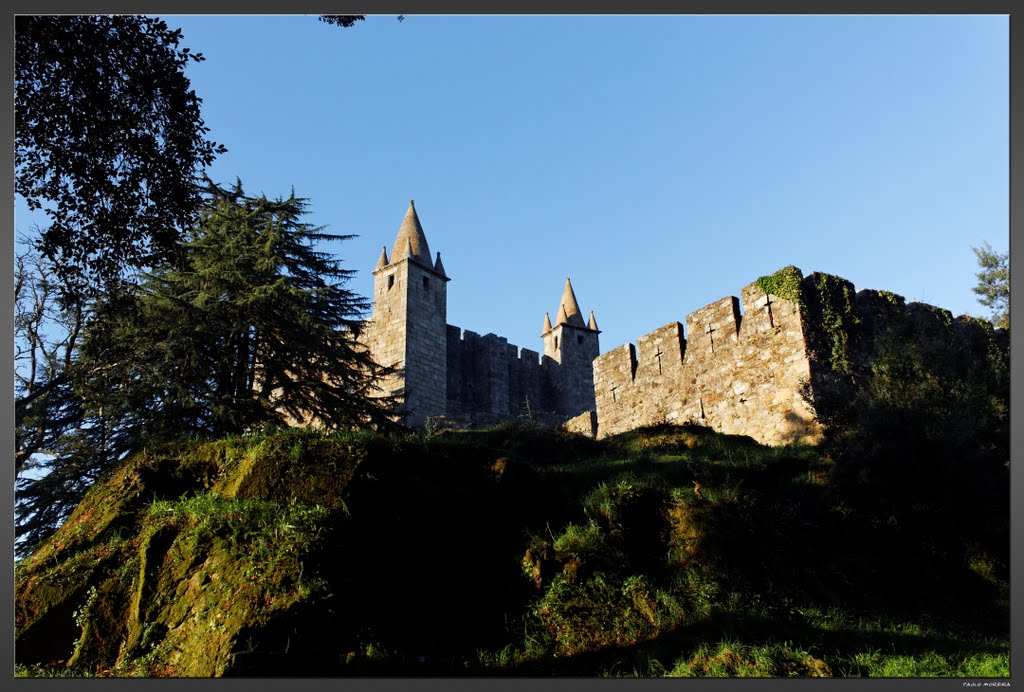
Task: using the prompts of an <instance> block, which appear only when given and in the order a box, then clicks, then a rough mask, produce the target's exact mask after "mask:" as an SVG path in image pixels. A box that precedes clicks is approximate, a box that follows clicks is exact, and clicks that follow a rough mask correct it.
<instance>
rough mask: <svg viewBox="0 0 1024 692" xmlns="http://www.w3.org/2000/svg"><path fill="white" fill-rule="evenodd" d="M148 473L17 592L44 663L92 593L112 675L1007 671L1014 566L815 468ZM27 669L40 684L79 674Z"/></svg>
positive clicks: (756, 453)
mask: <svg viewBox="0 0 1024 692" xmlns="http://www.w3.org/2000/svg"><path fill="white" fill-rule="evenodd" d="M175 454H177V455H178V456H180V457H181V459H182V461H181V467H183V468H184V470H183V469H182V468H180V467H179V466H176V465H175V464H176V462H175V459H176V457H175ZM135 464H136V466H132V464H131V463H128V464H126V466H125V468H124V469H122V470H121V471H117V472H115V473H114V474H112V475H111V478H110V480H109V481H108V484H107V485H105V486H103V487H99V486H98V487H97V489H95V491H94V492H93V493H91V494H90V497H91V498H92V499H91V500H89V499H87V502H86V503H83V506H82V507H80V508H79V510H77V511H76V514H75V515H74V516H75V522H74V523H73V525H70V526H68V527H67V529H66V530H64V529H62V531H61V532H58V534H57V535H56V536H54V538H53V539H52V541H51V542H49V543H47V544H45V545H44V546H43V549H42V550H41V551H40V552H39V553H38V554H37V555H36V556H33V558H30V559H28V560H26V561H24V564H23V565H20V566H19V568H18V573H17V581H18V590H19V591H18V593H19V615H18V618H19V619H18V622H19V625H18V626H19V628H20V629H19V632H22V631H23V630H24V629H25V628H29V629H31V628H32V627H34V628H36V629H37V630H39V631H40V632H41V634H39V635H38V636H37V639H36V640H34V642H35V643H33V644H32V646H34V647H35V648H33V649H28V648H25V649H24V650H32V651H37V650H38V651H39V652H40V653H39V654H38V657H39V658H40V659H41V660H49V659H50V658H54V659H56V658H63V657H66V656H67V655H68V651H69V649H70V648H72V646H71V645H73V644H74V642H73V641H71V642H67V643H64V644H62V646H63V647H64V649H63V650H62V651H60V652H58V653H55V654H53V655H50V654H46V653H44V651H46V649H45V646H44V644H45V642H46V641H47V640H46V637H44V636H43V634H42V633H44V632H46V631H50V630H46V629H45V628H44V626H45V627H49V628H51V629H52V630H53V631H54V632H60V633H61V636H64V637H67V636H71V635H67V634H66V632H67V631H68V626H67V623H64V624H61V623H62V622H64V621H63V620H62V619H61V618H65V617H66V618H70V617H71V613H72V612H75V613H80V612H85V611H80V608H81V607H82V606H83V605H84V603H85V601H84V600H83V599H85V598H87V597H88V594H90V593H93V592H91V591H90V590H89V588H90V587H91V586H96V587H97V588H98V593H100V594H109V595H110V598H114V597H116V596H117V594H124V595H122V596H120V598H123V599H127V600H126V601H125V603H123V604H121V605H118V603H117V602H114V601H111V602H110V603H108V604H102V603H93V602H92V601H90V602H89V607H88V612H89V613H92V612H93V611H94V610H95V612H96V613H99V615H97V617H100V618H101V620H100V621H98V624H97V625H96V626H95V627H93V629H92V630H90V631H91V632H93V634H92V635H90V636H93V637H100V635H101V634H102V633H103V632H110V633H111V634H110V635H109V637H108V638H109V641H106V640H103V639H102V637H100V639H97V640H89V641H87V640H84V639H83V640H82V642H79V646H78V648H77V651H78V652H79V654H78V655H79V658H80V659H81V660H76V661H75V665H76V666H77V668H76V669H75V670H86V669H87V670H90V671H93V673H92V674H102V673H103V671H105V670H111V669H112V670H114V674H123V675H128V674H133V673H135V674H151V675H174V674H181V673H180V672H176V671H181V670H188V671H192V673H191V674H208V673H203V672H202V671H205V670H208V669H209V670H214V671H220V672H233V673H235V674H248V675H261V674H265V672H264V671H267V670H273V671H281V672H288V673H289V674H293V675H294V674H315V675H323V676H336V675H340V676H344V675H416V676H420V675H466V674H468V675H509V676H540V677H546V676H550V675H573V676H615V677H617V676H640V677H662V676H671V677H723V676H725V677H817V676H834V677H933V676H939V677H1005V676H1006V675H1008V667H1009V644H1008V626H1009V616H1008V601H1007V597H1008V580H1007V571H1006V568H1005V565H1002V564H1001V563H1000V561H999V560H998V559H996V558H994V557H993V556H992V553H991V552H987V551H986V549H983V547H979V544H975V543H965V542H963V541H962V540H961V537H956V539H955V540H954V538H952V537H947V536H945V535H942V534H939V533H935V532H934V531H932V529H931V527H930V525H929V523H928V522H927V521H924V520H921V521H919V522H918V523H914V521H912V520H913V519H914V517H915V515H914V514H913V512H911V511H910V509H911V508H899V507H897V508H893V507H881V508H880V507H879V506H877V505H876V504H865V503H864V502H862V500H861V497H862V496H860V495H855V494H848V493H846V491H845V489H844V486H842V485H840V484H838V483H837V481H836V480H835V478H834V473H833V461H832V460H831V459H829V458H827V457H825V456H823V455H822V453H821V451H820V450H818V449H815V448H812V447H807V446H802V445H793V446H787V447H780V448H768V447H763V446H760V445H757V444H755V443H753V442H752V441H751V440H749V439H748V438H740V437H735V436H733V437H730V436H724V435H717V434H714V433H712V432H710V431H708V430H705V429H701V428H695V427H692V426H686V427H672V426H655V427H652V428H648V429H645V430H640V431H634V432H631V433H627V434H625V435H621V436H618V437H615V438H612V439H610V440H605V441H601V442H595V441H593V440H587V439H586V438H582V437H579V436H573V435H566V434H564V433H556V432H552V431H544V430H541V429H537V428H532V427H528V426H523V425H517V426H505V427H502V428H496V429H492V430H485V431H474V432H453V431H441V432H436V433H434V434H431V435H409V436H400V435H387V436H383V435H377V434H374V433H367V432H359V433H345V434H330V435H325V434H319V433H315V432H311V431H285V432H282V433H267V434H264V435H252V436H243V437H239V438H235V439H231V440H226V441H220V442H215V443H202V444H198V445H194V446H191V447H189V446H187V445H186V446H183V447H182V448H181V449H179V450H177V451H175V450H172V449H164V450H162V451H160V452H159V453H158V452H151V453H150V454H149V455H148V456H146V457H144V458H140V459H138V460H136V462H135ZM139 479H141V480H139ZM172 481H173V482H172ZM175 484H177V485H175ZM136 488H145V489H146V490H147V492H149V493H150V494H148V495H147V494H145V493H142V494H140V495H139V497H143V498H148V501H146V502H143V501H141V500H135V499H132V498H133V497H135V496H134V495H131V494H130V493H132V492H136V490H134V489H136ZM153 488H174V489H175V490H174V492H171V491H170V490H167V491H166V492H164V493H163V494H162V495H161V493H153V492H152V489H153ZM119 493H128V495H119ZM89 502H93V503H94V504H92V505H90V504H89ZM96 503H107V505H108V507H107V508H106V509H104V508H103V507H101V506H99V505H98V504H96ZM901 509H905V510H906V511H903V512H902V513H899V510H901ZM913 511H914V512H916V511H917V510H913ZM893 513H897V514H899V516H900V518H901V519H900V521H895V522H894V521H890V516H891V515H892V514H893ZM91 518H96V519H95V522H96V523H92V520H91ZM104 580H106V581H104ZM140 584H142V585H144V586H140ZM182 593H187V594H188V598H195V599H198V600H197V601H196V602H195V603H194V604H192V605H188V604H185V605H178V601H179V600H180V599H181V598H182V596H181V594H182ZM47 599H49V600H47ZM61 599H64V600H63V601H62V600H61ZM76 599H77V600H76ZM240 599H241V600H240ZM268 599H269V600H268ZM62 603H66V605H61V604H62ZM100 605H103V606H104V607H102V608H100V607H99V606H100ZM94 606H95V607H94ZM60 608H65V611H66V613H67V614H66V615H60V612H64V611H61V610H60ZM47 609H49V610H47ZM190 609H191V610H190ZM126 610H127V611H129V612H131V613H134V614H135V615H134V617H137V618H138V621H137V622H133V623H129V624H127V625H118V623H117V620H116V618H117V617H120V615H119V614H120V613H123V612H125V611H126ZM51 611H52V612H53V613H57V614H56V615H53V616H52V618H51V619H53V620H54V622H53V623H50V622H49V620H47V617H49V616H48V615H47V613H48V612H51ZM102 618H106V619H102ZM218 618H219V619H218ZM194 622H195V623H199V624H200V625H202V627H200V628H199V629H196V630H195V634H192V635H189V636H201V637H209V638H210V647H211V651H212V650H214V649H215V650H216V651H218V652H219V653H217V654H216V657H215V658H216V663H215V664H214V663H213V662H211V663H208V664H207V663H204V662H203V660H201V657H202V656H204V655H206V654H204V653H202V652H203V651H204V649H203V648H202V647H192V648H191V649H189V651H191V652H193V653H189V654H188V655H189V656H192V657H194V659H195V660H191V661H189V662H188V666H185V665H184V664H182V663H180V662H179V664H176V665H177V667H175V666H172V665H170V664H169V663H168V661H169V659H168V658H167V657H168V656H169V653H170V650H171V649H170V647H171V643H170V639H166V638H167V637H170V636H171V634H169V633H168V630H167V628H168V627H170V628H171V630H170V632H185V631H186V629H183V628H186V623H194ZM207 623H212V624H207ZM30 626H31V627H30ZM187 626H188V627H193V625H191V624H189V625H187ZM195 626H196V627H198V625H195ZM119 627H120V629H119ZM175 628H177V629H175ZM211 628H212V629H211ZM122 630H123V632H124V633H125V634H119V632H122ZM19 636H21V635H20V634H19ZM121 636H124V637H127V639H126V641H129V640H130V641H129V643H128V644H125V645H124V646H125V647H127V649H126V650H129V649H130V650H131V651H132V652H134V653H133V656H134V658H132V657H128V658H127V659H126V660H125V661H123V663H124V665H123V666H122V667H121V668H120V669H118V668H116V667H115V666H113V661H112V659H111V658H110V656H115V657H116V653H117V651H118V650H119V646H120V644H119V640H118V639H117V637H121ZM175 636H184V635H175ZM162 638H163V639H162ZM90 641H92V643H90ZM174 641H175V642H176V643H174V646H176V647H179V648H180V647H186V648H187V642H186V641H185V640H184V639H182V640H181V641H180V642H179V641H178V640H174ZM161 642H163V643H161ZM101 645H102V646H101ZM214 645H215V646H214ZM18 646H19V647H27V646H28V645H27V644H24V643H22V642H21V640H19V645H18ZM103 647H106V648H103ZM218 647H219V648H218ZM101 650H102V651H110V652H113V653H112V654H107V656H108V658H106V659H103V658H102V656H101V655H100V654H99V653H96V652H100V651H101ZM236 650H237V651H238V652H240V653H239V654H238V657H237V658H232V656H233V655H234V654H232V656H229V655H227V652H229V651H236ZM296 652H301V654H299V653H296ZM210 655H211V657H212V656H213V655H212V654H210ZM195 657H198V658H195ZM211 661H213V658H211ZM232 661H234V662H232ZM30 663H32V661H21V664H22V665H20V667H19V669H18V671H17V674H18V675H19V676H21V675H23V676H35V677H41V676H48V675H60V674H61V671H62V670H64V669H63V668H62V667H60V666H57V667H54V666H37V665H27V664H30ZM204 665H205V666H208V668H204V667H203V666H204ZM214 665H216V666H220V667H219V668H209V666H214ZM189 666H190V667H189ZM218 674H219V673H218Z"/></svg>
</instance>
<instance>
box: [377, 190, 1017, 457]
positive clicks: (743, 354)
mask: <svg viewBox="0 0 1024 692" xmlns="http://www.w3.org/2000/svg"><path fill="white" fill-rule="evenodd" d="M373 276H374V293H373V318H372V320H371V322H370V325H369V329H368V339H367V345H368V347H369V349H370V351H371V353H372V355H373V356H374V358H375V360H377V362H379V363H381V364H382V365H387V366H393V367H395V368H396V369H397V370H398V372H397V374H396V375H395V376H393V377H391V378H390V379H389V380H388V382H387V384H386V387H385V389H386V390H387V391H388V392H389V393H392V394H397V395H398V396H399V397H400V399H401V400H402V401H404V404H405V411H406V413H405V416H404V420H403V422H404V423H405V424H407V425H410V426H422V425H423V424H424V423H425V422H426V421H428V420H429V419H431V418H435V417H437V418H444V419H447V420H449V421H450V422H452V423H453V424H455V425H459V426H466V427H477V426H484V425H493V424H495V423H498V422H501V421H503V420H508V419H509V418H514V417H517V416H523V415H528V416H529V417H531V418H532V419H533V420H535V421H539V422H542V423H547V424H552V423H557V424H562V425H563V426H564V427H565V428H566V429H568V430H572V431H576V432H582V433H584V434H588V435H591V436H596V437H607V436H609V435H614V434H616V433H621V432H625V431H628V430H633V429H635V428H638V427H641V426H644V425H652V424H657V423H677V424H682V423H687V422H693V423H698V424H702V425H706V426H708V427H711V428H714V429H715V430H717V431H719V432H723V433H728V434H737V435H748V436H750V437H753V438H754V439H755V440H757V441H758V442H761V443H763V444H773V445H777V444H785V443H788V442H794V441H804V442H809V443H815V442H818V441H819V440H820V439H821V437H822V433H823V429H822V426H821V424H820V423H819V421H818V420H817V418H816V416H815V412H814V410H813V405H814V404H812V403H809V402H815V401H816V400H819V399H820V396H819V395H821V394H822V393H823V392H826V391H828V390H830V389H834V386H835V381H836V378H837V376H838V377H839V378H840V379H841V378H842V377H844V376H850V375H853V374H857V373H859V374H863V373H865V372H867V370H868V368H870V361H871V358H872V353H873V344H874V342H875V340H876V338H877V337H878V335H879V334H881V333H883V332H884V331H885V330H886V329H888V328H889V327H890V326H892V325H894V324H896V323H897V322H899V323H900V324H903V325H905V326H909V327H910V328H911V333H912V335H913V338H915V339H917V338H937V339H939V340H940V342H944V343H953V342H954V341H955V342H956V343H958V344H968V345H969V347H970V348H971V349H974V350H975V351H976V352H977V353H979V354H983V353H985V352H986V349H988V348H989V346H990V345H991V344H992V343H993V339H994V338H998V339H1001V340H1003V341H1005V338H1004V336H1005V335H1004V336H999V334H1001V332H993V329H992V326H991V323H989V322H987V321H986V320H981V319H977V318H972V317H967V316H960V317H957V318H956V319H953V317H952V314H951V313H950V312H949V311H947V310H942V309H940V308H937V307H934V306H931V305H926V304H923V303H906V302H905V301H904V299H903V298H902V297H901V296H898V295H895V294H893V293H889V292H887V291H876V290H867V289H865V290H861V291H858V292H855V291H854V286H853V284H852V283H850V282H849V281H847V280H845V279H843V278H841V277H838V276H833V275H831V274H823V273H813V274H810V275H808V276H806V277H805V276H803V274H802V272H801V271H800V270H799V269H797V268H796V267H786V268H783V269H780V270H779V271H778V272H776V273H775V274H772V275H769V276H762V277H761V278H759V279H758V280H757V281H755V282H753V283H751V284H749V285H747V286H745V287H743V288H742V289H741V291H740V296H741V298H740V299H737V298H736V297H734V296H728V297H726V298H722V299H721V300H719V301H716V302H714V303H711V304H710V305H707V306H705V307H702V308H700V309H698V310H695V311H693V312H691V313H689V314H688V315H686V318H685V325H686V327H685V331H684V328H683V325H682V324H680V323H679V322H670V323H669V324H667V325H665V326H663V327H661V328H659V329H657V330H655V331H653V332H651V333H649V334H647V335H645V336H642V337H640V338H639V339H637V342H636V346H634V345H633V344H625V345H623V346H619V347H618V348H614V349H612V350H610V351H608V352H607V353H604V354H603V355H599V353H600V350H599V347H598V334H600V332H599V330H598V328H597V322H596V320H595V318H594V314H593V312H591V313H590V319H589V322H587V323H584V321H583V316H582V313H581V312H580V309H579V305H578V303H577V302H576V296H575V294H574V293H573V290H572V284H571V283H570V282H569V280H568V279H566V283H565V288H564V290H563V293H562V299H561V303H560V305H559V308H558V312H557V313H556V317H555V320H554V322H553V323H552V321H551V319H550V317H549V315H548V314H545V317H544V327H543V331H542V333H541V337H542V338H543V340H544V354H543V356H541V355H540V354H538V353H537V352H535V351H531V350H529V349H525V348H524V349H518V348H517V347H516V346H514V345H512V344H509V343H508V341H507V339H505V338H503V337H500V336H496V335H494V334H487V335H485V336H480V335H478V334H476V333H474V332H471V331H469V330H465V331H463V330H462V329H460V328H459V327H455V326H452V325H449V324H447V321H446V312H447V310H446V308H447V304H446V300H447V283H448V281H449V277H448V275H447V273H446V272H445V269H444V266H443V265H442V264H441V254H440V253H437V257H436V259H435V260H433V261H431V256H430V250H429V248H428V246H427V239H426V236H425V235H424V233H423V228H422V226H421V225H420V221H419V218H418V217H417V215H416V208H415V205H414V204H413V203H412V202H410V203H409V209H408V211H407V212H406V215H405V218H404V219H403V221H402V224H401V227H400V228H399V231H398V237H397V238H396V239H395V243H394V245H393V246H392V250H391V256H390V259H389V258H388V254H387V248H386V247H385V248H384V249H382V250H381V254H380V259H379V261H378V262H377V266H376V268H375V269H374V271H373Z"/></svg>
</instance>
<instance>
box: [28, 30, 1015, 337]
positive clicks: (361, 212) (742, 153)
mask: <svg viewBox="0 0 1024 692" xmlns="http://www.w3.org/2000/svg"><path fill="white" fill-rule="evenodd" d="M162 16H163V17H164V18H165V19H167V21H168V23H169V24H170V25H171V26H178V27H180V28H181V29H182V30H183V32H184V41H183V44H184V45H186V46H188V47H189V48H191V49H193V50H195V51H199V52H202V53H203V54H204V55H205V56H206V58H207V60H206V61H205V62H203V63H201V64H198V65H195V66H194V67H192V68H190V70H189V76H190V77H191V79H192V83H193V86H194V88H195V89H196V91H197V93H198V94H199V96H200V97H201V98H202V99H203V113H204V117H205V119H206V122H207V124H208V125H209V126H210V128H211V133H210V136H211V137H212V138H213V139H214V140H216V141H217V142H220V143H222V144H224V145H226V146H227V147H228V149H229V153H227V154H225V155H223V156H222V157H220V159H219V160H218V161H217V163H216V164H215V165H214V166H213V168H212V169H211V171H210V172H211V175H212V177H213V178H214V179H215V180H218V181H221V182H231V181H233V180H234V178H235V177H236V176H237V177H239V178H241V180H242V182H243V184H244V185H245V186H246V188H247V190H248V191H249V192H254V193H258V192H265V193H266V194H268V195H269V196H280V195H287V194H288V193H289V191H290V190H291V189H292V188H293V187H294V189H295V191H296V193H297V194H299V195H300V196H304V197H308V198H309V199H310V202H311V209H312V211H313V214H312V215H311V216H310V221H311V222H313V223H316V224H324V225H327V226H328V227H329V230H330V231H332V232H337V233H355V234H358V235H359V238H357V239H355V240H352V241H349V242H347V243H344V244H343V245H341V246H340V247H337V248H334V247H329V248H328V249H330V250H332V251H337V253H338V254H340V255H341V256H343V257H344V259H345V261H346V264H347V266H348V267H349V268H352V269H357V270H359V274H358V275H357V277H356V278H355V280H354V281H353V282H352V283H351V284H350V288H352V289H354V290H356V291H358V292H360V293H362V294H363V295H369V294H370V292H371V288H372V277H371V275H370V270H371V269H372V268H373V266H374V264H375V263H376V260H377V257H378V255H379V253H380V247H381V245H383V244H387V246H388V251H389V252H390V250H391V244H392V242H393V241H394V238H395V234H396V232H397V230H398V226H399V224H400V222H401V220H402V217H403V215H404V213H405V210H406V207H407V205H408V201H409V199H411V198H412V199H415V200H416V208H417V210H418V212H419V215H420V220H421V222H422V224H423V227H424V230H425V232H426V235H427V239H428V241H429V244H430V248H431V250H432V251H434V252H436V251H438V250H440V251H441V255H442V258H443V261H444V265H445V268H446V270H447V272H448V274H449V275H450V276H451V277H452V281H451V283H450V284H449V285H448V322H449V323H450V324H456V325H458V326H460V327H463V328H468V329H472V330H473V331H476V332H479V333H481V334H483V333H487V332H495V333H497V334H499V335H502V336H505V337H507V338H508V339H509V341H510V342H512V343H515V344H517V345H519V346H521V347H528V348H532V349H536V350H540V348H541V342H540V339H539V333H540V329H541V325H542V322H543V318H544V313H545V311H548V312H550V313H551V315H552V318H553V317H554V314H555V312H556V311H557V308H558V300H559V297H560V295H561V290H562V285H563V282H564V281H565V277H566V276H567V275H568V276H571V277H572V281H573V285H574V287H575V289H576V295H577V297H578V299H579V302H580V306H581V308H582V309H583V311H584V314H585V315H586V313H587V312H589V311H590V310H591V309H592V310H594V311H595V313H596V315H597V321H598V325H599V326H600V328H601V329H602V330H603V333H602V335H601V350H602V352H604V351H607V350H609V349H611V348H614V347H616V346H619V345H621V344H623V343H625V342H627V341H635V339H636V337H638V336H641V335H643V334H645V333H647V332H649V331H651V330H653V329H655V328H657V327H659V326H661V325H663V324H666V323H668V322H671V321H673V320H679V321H683V319H684V316H685V315H686V313H688V312H691V311H693V310H696V309H697V308H700V307H702V306H704V305H705V304H707V303H709V302H712V301H714V300H718V299H720V298H722V297H724V296H727V295H737V296H738V295H739V290H740V288H741V287H742V286H744V285H746V284H748V283H750V282H752V281H754V280H755V279H756V278H757V277H758V276H760V275H762V274H768V273H771V272H773V271H775V270H776V269H779V268H780V267H783V266H785V265H788V264H795V265H796V266H798V267H800V268H801V269H802V270H803V271H804V273H805V274H807V273H810V272H812V271H824V272H829V273H834V274H839V275H841V276H843V277H845V278H847V279H849V280H851V281H852V282H853V283H854V284H855V285H856V287H857V288H858V289H860V288H879V289H887V290H891V291H894V292H897V293H900V294H902V295H904V296H905V297H906V298H907V299H908V300H921V301H924V302H928V303H932V304H935V305H939V306H941V307H945V308H947V309H950V310H952V311H953V313H954V314H962V313H967V314H974V315H980V316H987V314H988V312H987V310H986V309H985V308H984V307H982V306H980V305H979V304H978V303H977V301H976V296H975V295H974V294H973V293H972V292H971V287H972V286H974V285H975V283H976V279H975V276H974V274H975V272H976V271H977V262H976V259H975V257H974V255H973V253H972V252H971V247H970V246H971V245H979V244H980V243H982V242H984V241H988V242H989V243H991V245H992V246H993V247H994V248H995V249H997V250H1000V251H1002V250H1005V249H1007V246H1008V242H1009V240H1008V236H1009V211H1008V207H1009V201H1008V185H1009V161H1008V150H1009V103H1008V94H1009V71H1008V54H1009V37H1008V32H1009V23H1008V19H1007V18H1006V17H1002V16H963V17H956V16H934V17H932V16H879V17H870V16H866V17H865V16H849V17H846V16H820V17H815V16H809V17H793V16H753V17H745V16H653V17H652V16H622V17H597V16H537V17H511V16H496V17H487V16H476V17H474V16H470V17H460V16H412V15H410V16H407V17H406V19H405V21H404V22H401V23H399V22H398V21H396V19H395V17H394V16H377V17H369V18H368V19H367V20H366V21H365V22H362V23H360V24H358V25H356V26H355V27H354V28H350V29H339V28H337V27H332V26H328V25H326V24H323V23H321V22H318V21H317V20H316V18H315V16H312V15H311V16H253V17H245V16H219V17H200V16H175V15H162ZM19 230H22V229H20V228H19Z"/></svg>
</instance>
